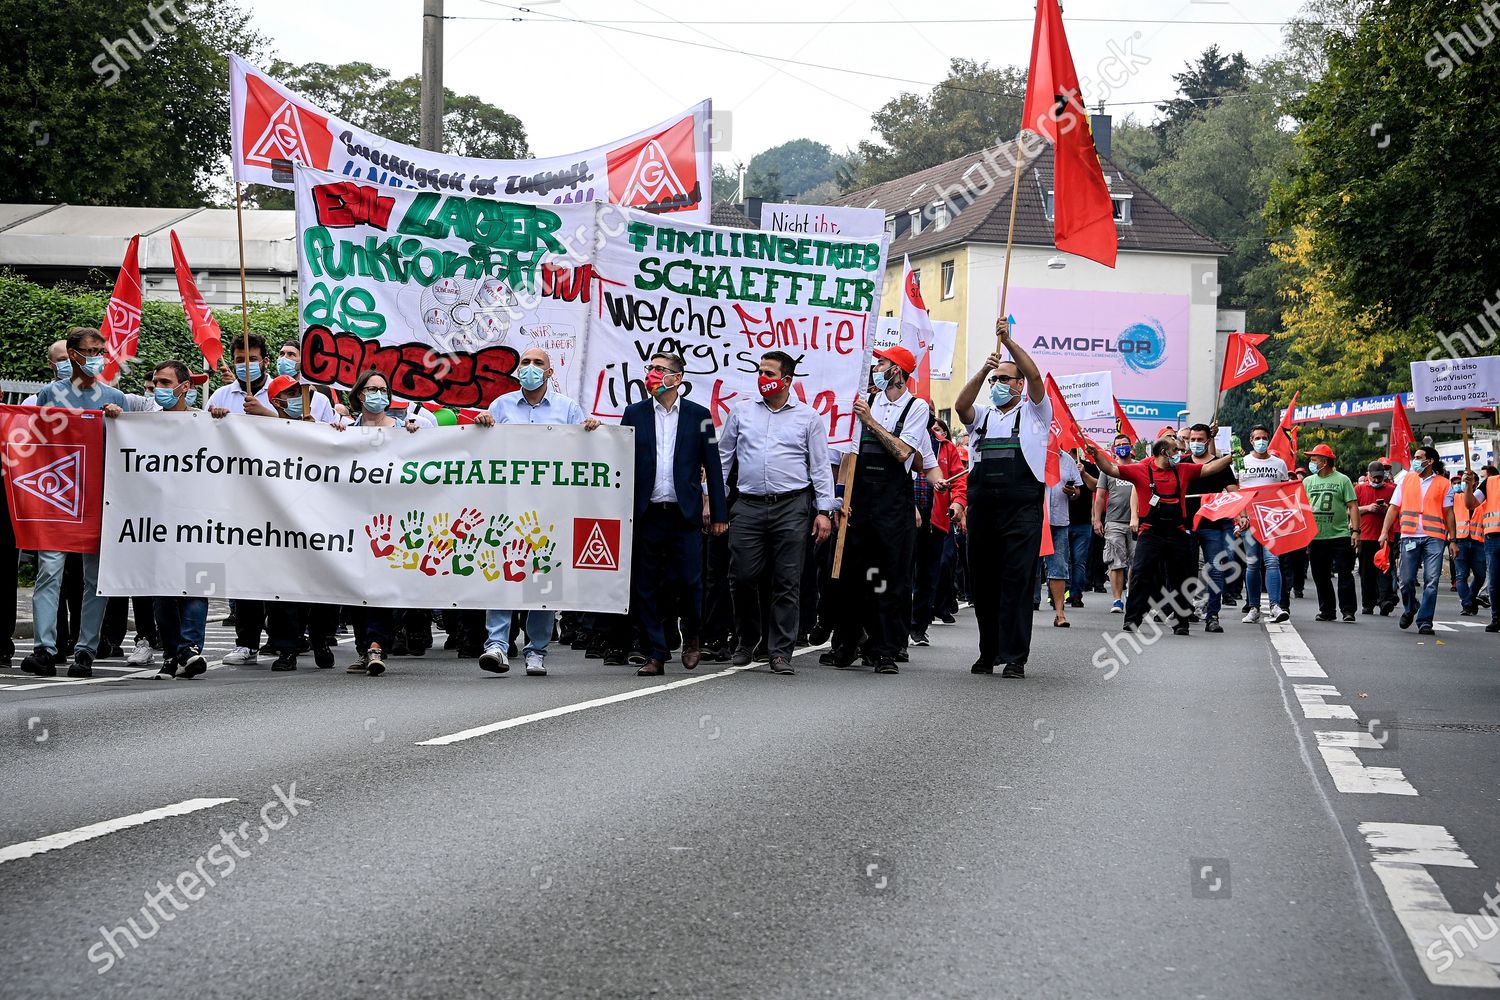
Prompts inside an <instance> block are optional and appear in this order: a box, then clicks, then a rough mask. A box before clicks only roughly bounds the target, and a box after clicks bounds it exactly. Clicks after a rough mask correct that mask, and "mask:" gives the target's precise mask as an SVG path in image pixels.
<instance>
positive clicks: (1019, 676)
mask: <svg viewBox="0 0 1500 1000" xmlns="http://www.w3.org/2000/svg"><path fill="white" fill-rule="evenodd" d="M1000 676H1001V677H1009V678H1011V679H1012V680H1024V679H1025V677H1026V668H1025V667H1023V666H1021V664H1019V663H1007V664H1006V665H1005V669H1004V670H1002V671H1000Z"/></svg>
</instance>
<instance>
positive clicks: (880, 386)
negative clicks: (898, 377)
mask: <svg viewBox="0 0 1500 1000" xmlns="http://www.w3.org/2000/svg"><path fill="white" fill-rule="evenodd" d="M870 384H871V385H873V386H875V389H876V391H877V392H885V390H886V387H887V386H889V385H890V384H891V378H890V376H889V375H887V374H886V373H885V372H876V373H875V375H874V377H872V378H871V379H870Z"/></svg>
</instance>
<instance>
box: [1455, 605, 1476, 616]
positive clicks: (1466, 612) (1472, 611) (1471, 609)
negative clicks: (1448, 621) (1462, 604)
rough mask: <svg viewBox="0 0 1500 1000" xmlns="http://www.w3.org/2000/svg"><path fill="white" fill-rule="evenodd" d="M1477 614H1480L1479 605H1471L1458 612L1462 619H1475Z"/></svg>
mask: <svg viewBox="0 0 1500 1000" xmlns="http://www.w3.org/2000/svg"><path fill="white" fill-rule="evenodd" d="M1477 614H1479V605H1477V604H1471V605H1469V606H1468V607H1466V608H1462V609H1461V610H1460V611H1459V612H1458V616H1459V617H1460V618H1473V617H1474V616H1475V615H1477Z"/></svg>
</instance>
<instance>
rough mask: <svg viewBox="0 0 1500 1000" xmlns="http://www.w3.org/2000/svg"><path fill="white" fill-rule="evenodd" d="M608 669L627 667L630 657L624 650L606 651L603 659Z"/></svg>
mask: <svg viewBox="0 0 1500 1000" xmlns="http://www.w3.org/2000/svg"><path fill="white" fill-rule="evenodd" d="M602 659H603V660H604V665H605V666H606V667H627V666H629V665H630V656H629V654H627V653H626V652H625V650H623V649H606V650H605V651H604V655H603V657H602Z"/></svg>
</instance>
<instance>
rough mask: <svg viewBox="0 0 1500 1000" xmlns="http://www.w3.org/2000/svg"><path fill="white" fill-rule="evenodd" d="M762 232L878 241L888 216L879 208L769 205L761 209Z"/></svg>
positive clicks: (772, 203)
mask: <svg viewBox="0 0 1500 1000" xmlns="http://www.w3.org/2000/svg"><path fill="white" fill-rule="evenodd" d="M760 228H761V229H763V230H765V231H766V232H768V233H796V234H798V235H801V236H844V237H851V238H858V239H870V240H877V239H879V238H880V234H881V233H884V232H885V213H884V212H883V211H881V210H880V209H878V208H844V207H842V206H837V205H790V204H783V203H779V202H767V203H766V204H764V205H762V206H761V207H760Z"/></svg>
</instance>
